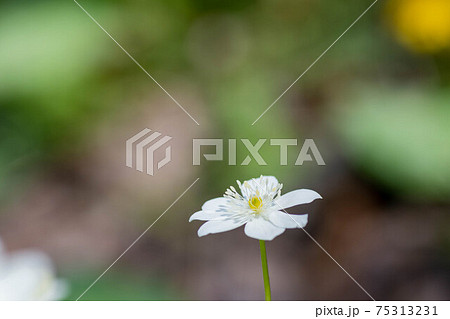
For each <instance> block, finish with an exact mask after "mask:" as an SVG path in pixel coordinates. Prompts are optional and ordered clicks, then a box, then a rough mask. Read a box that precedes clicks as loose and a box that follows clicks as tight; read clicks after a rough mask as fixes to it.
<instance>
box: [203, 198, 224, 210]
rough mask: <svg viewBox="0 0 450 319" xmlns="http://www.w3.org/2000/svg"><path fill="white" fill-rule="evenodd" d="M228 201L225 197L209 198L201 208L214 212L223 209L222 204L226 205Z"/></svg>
mask: <svg viewBox="0 0 450 319" xmlns="http://www.w3.org/2000/svg"><path fill="white" fill-rule="evenodd" d="M228 201H229V199H228V198H225V197H217V198H213V199H210V200H209V201H207V202H206V203H204V204H203V206H202V210H205V211H215V212H217V211H219V210H223V209H224V206H228Z"/></svg>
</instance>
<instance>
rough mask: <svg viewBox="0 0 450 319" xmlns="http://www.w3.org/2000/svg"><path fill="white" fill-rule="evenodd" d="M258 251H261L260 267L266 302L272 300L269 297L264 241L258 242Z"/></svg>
mask: <svg viewBox="0 0 450 319" xmlns="http://www.w3.org/2000/svg"><path fill="white" fill-rule="evenodd" d="M259 249H260V250H261V265H262V271H263V278H264V292H265V295H266V301H270V300H272V298H271V295H270V280H269V267H267V254H266V242H265V241H264V240H260V241H259Z"/></svg>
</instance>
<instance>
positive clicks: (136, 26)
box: [0, 0, 450, 300]
mask: <svg viewBox="0 0 450 319" xmlns="http://www.w3.org/2000/svg"><path fill="white" fill-rule="evenodd" d="M79 2H80V4H81V5H82V6H84V7H85V9H86V10H87V11H88V12H89V13H90V14H91V15H92V16H94V17H95V18H96V19H97V20H98V22H99V23H100V24H101V25H102V26H103V27H104V28H105V29H106V30H108V32H110V33H111V35H112V36H113V37H115V39H116V40H117V41H118V42H119V43H120V44H121V45H122V46H123V47H124V48H126V49H127V50H128V51H129V52H130V54H131V55H132V56H133V57H134V58H135V59H136V60H137V61H139V63H140V64H141V65H142V66H143V67H144V68H146V69H147V70H148V71H149V73H150V74H152V75H153V76H154V77H155V78H156V79H157V80H158V81H159V82H160V83H161V84H162V85H163V86H164V87H165V88H166V89H167V90H168V91H169V92H170V93H171V94H172V95H173V96H174V97H175V98H176V99H177V100H178V101H179V102H180V103H181V104H182V105H183V106H184V107H185V108H186V109H187V110H188V111H189V112H190V113H191V114H192V116H193V117H194V118H195V119H196V120H197V121H198V122H199V123H200V126H197V125H196V124H195V123H194V122H193V121H192V120H191V119H190V118H189V117H188V116H187V115H186V114H185V113H184V112H182V111H181V110H180V109H179V108H178V106H177V105H176V104H175V103H174V102H173V101H172V100H170V98H168V97H167V95H165V93H164V92H163V91H162V90H161V89H160V88H159V87H157V86H156V85H155V83H154V82H153V81H152V80H151V79H150V78H148V77H147V76H146V75H145V73H144V72H142V70H140V69H139V68H138V67H137V66H136V65H135V64H134V63H133V62H132V61H131V60H130V59H129V58H128V57H127V56H126V55H125V54H124V53H123V52H122V51H121V50H120V48H118V47H117V45H116V44H115V43H114V42H113V41H112V40H111V39H110V38H108V36H107V35H106V34H105V33H104V32H103V31H102V30H101V29H100V28H99V27H98V26H97V25H95V24H94V23H93V22H92V20H90V19H89V17H88V16H87V15H86V14H85V13H84V12H83V11H82V10H81V9H80V8H79V7H78V6H77V5H76V4H75V3H74V2H73V1H70V0H67V1H31V0H29V1H25V0H14V1H0V237H1V238H2V240H3V242H4V245H5V247H6V248H7V250H8V251H10V252H14V251H20V250H21V249H28V248H33V249H38V250H41V251H43V252H45V254H47V255H48V256H50V258H51V260H52V261H53V263H54V267H55V269H56V273H57V276H58V277H60V278H63V279H64V280H66V282H67V283H68V290H67V294H66V295H65V297H64V299H67V300H73V299H76V298H77V297H78V296H79V295H80V294H81V293H82V292H83V291H84V290H85V289H86V288H87V287H88V286H89V285H90V284H91V283H92V282H93V281H94V280H95V279H96V278H97V277H98V276H99V275H100V274H101V273H102V272H103V271H104V270H105V269H106V267H108V266H109V265H110V264H111V263H112V262H113V261H114V260H115V259H116V258H117V257H118V256H119V255H120V254H121V253H122V251H124V250H125V249H126V248H127V247H128V246H129V245H130V244H131V242H133V240H134V239H135V238H136V237H138V236H139V234H141V233H142V231H144V230H145V229H146V228H147V227H148V226H149V225H150V224H151V223H152V222H153V221H154V220H155V219H156V218H157V217H158V216H159V215H160V214H161V213H162V212H163V211H164V210H165V209H166V208H167V207H168V206H169V205H170V204H171V203H172V202H173V200H175V198H177V197H178V196H179V195H180V194H181V193H182V192H183V191H184V190H185V189H186V188H187V187H188V186H189V185H190V184H191V183H192V182H193V181H194V180H195V179H196V178H197V177H200V180H199V181H198V183H196V184H195V185H194V186H193V187H192V189H191V190H190V191H189V192H188V193H187V194H186V195H185V196H184V197H183V198H182V199H180V200H179V201H178V202H177V203H176V204H175V205H174V206H173V207H172V208H171V209H170V210H169V211H168V212H167V214H166V215H165V216H164V217H163V218H161V219H160V220H159V221H158V223H157V224H155V226H154V227H153V228H152V229H151V230H150V231H149V232H148V233H147V234H146V235H145V236H144V237H143V238H142V239H141V240H140V241H139V242H138V243H137V244H136V245H135V246H134V247H133V248H132V249H130V251H129V252H128V253H127V254H126V255H124V256H123V257H122V258H121V259H120V260H119V261H118V262H117V263H116V264H115V265H114V267H112V268H111V269H110V271H109V272H107V273H106V274H105V275H104V277H103V278H102V279H101V280H99V281H98V282H97V283H96V284H95V285H94V286H93V287H92V289H90V290H89V291H88V292H87V293H86V294H85V295H84V296H83V298H82V300H260V299H263V294H264V291H263V282H262V274H261V269H260V267H261V266H260V256H259V249H258V241H256V240H253V239H250V238H248V237H246V236H245V235H244V234H243V229H242V228H240V229H238V230H235V231H232V232H226V233H223V234H217V235H210V236H207V237H203V238H198V237H197V235H196V231H197V229H198V227H199V226H200V222H193V223H188V218H189V216H190V215H191V214H192V213H193V212H195V211H197V210H199V209H200V207H201V205H202V203H203V202H205V201H206V200H208V199H210V198H213V197H218V196H221V195H222V193H223V192H224V191H225V189H226V188H227V187H228V186H229V185H235V180H236V179H239V180H245V179H249V178H252V177H256V176H259V175H261V174H264V175H275V176H277V177H278V179H279V180H280V181H282V182H283V183H284V185H285V186H284V191H290V190H292V189H296V188H310V189H314V190H316V191H318V192H319V193H320V194H321V195H322V196H323V197H324V200H322V201H316V202H313V203H311V204H308V205H306V206H303V207H298V208H296V209H294V211H295V212H301V213H310V222H309V224H308V226H307V230H308V231H309V232H310V233H311V234H312V235H313V236H314V237H315V238H316V239H317V241H318V242H320V243H321V244H322V245H323V246H324V247H325V249H327V250H328V252H329V253H330V254H331V255H332V256H333V257H334V258H335V259H336V260H337V261H339V263H340V264H341V265H342V266H343V267H344V268H345V269H346V270H347V271H348V272H349V273H350V274H352V275H353V276H354V277H355V278H356V279H357V280H358V281H359V282H360V283H361V285H362V286H363V287H364V288H365V289H366V290H367V291H369V292H370V293H371V294H372V295H373V297H374V298H375V299H377V300H405V299H411V300H426V299H436V300H442V299H449V298H450V271H449V266H450V236H449V225H450V221H449V209H450V147H449V146H450V60H449V57H450V2H449V1H448V0H384V1H381V0H380V1H379V2H378V3H377V4H375V5H374V6H373V8H372V9H371V10H370V11H369V12H368V13H367V14H366V15H365V16H364V17H363V18H362V19H361V20H360V21H359V22H358V23H357V24H356V25H355V26H354V27H353V28H352V29H351V30H350V31H349V32H348V33H347V34H346V35H345V36H344V37H342V38H341V40H340V41H339V42H338V43H337V44H336V45H335V46H334V47H333V48H332V49H331V50H330V51H329V52H328V53H327V54H326V55H325V56H324V57H323V58H322V59H321V60H320V61H319V62H318V63H317V64H316V65H315V66H314V67H313V68H312V69H311V70H310V71H309V72H308V73H307V74H306V75H305V76H304V77H303V78H302V79H301V80H300V81H299V82H297V83H296V84H295V85H294V86H293V87H292V88H291V90H290V91H289V92H287V93H286V95H285V96H283V97H282V98H281V99H280V100H279V101H278V102H277V103H276V104H275V105H274V106H273V108H272V109H271V110H270V111H268V112H267V113H266V114H265V115H264V116H263V117H262V118H261V119H260V120H259V121H258V122H257V123H256V124H255V125H253V126H252V125H251V123H252V122H253V121H254V120H255V119H256V118H257V117H258V116H259V115H260V114H261V113H262V112H263V111H264V110H265V109H266V108H267V107H268V106H269V105H270V104H271V103H272V102H273V101H274V100H275V99H276V98H277V97H278V96H279V95H280V94H281V93H282V92H283V91H284V90H285V89H286V88H287V87H288V86H289V85H290V84H291V83H292V82H293V81H294V80H295V79H296V78H297V77H298V76H299V75H300V74H301V73H302V72H303V71H304V70H305V69H306V68H307V67H308V66H309V65H310V64H311V63H312V62H313V61H314V60H315V59H316V58H317V57H318V56H319V55H320V54H321V53H322V52H323V51H324V50H325V49H326V48H327V47H328V46H329V45H330V44H331V43H332V42H333V41H334V40H335V39H336V38H337V37H338V36H339V35H340V34H341V33H342V32H343V31H344V30H345V29H346V28H347V27H348V26H349V25H350V24H351V23H352V22H353V21H354V20H355V19H356V18H357V17H358V16H359V15H360V14H361V13H362V12H363V11H364V10H365V9H366V8H367V7H368V6H369V5H370V4H371V1H361V0H346V1H329V0H283V1H278V0H227V1H220V0H169V1H168V0H152V1H144V0H127V1H125V0H123V1H119V0H115V1H111V0H110V1H106V0H105V1H94V0H90V1H86V0H80V1H79ZM145 127H148V128H151V129H152V130H157V131H160V132H162V133H163V134H166V135H170V136H172V137H174V139H173V141H172V151H173V154H172V157H173V161H172V162H171V163H170V164H168V165H167V166H166V167H164V168H163V169H161V170H160V171H158V172H157V174H155V176H152V177H151V176H148V175H146V174H143V173H140V172H138V171H135V170H133V169H131V168H127V167H126V166H125V141H126V140H127V139H128V138H129V137H131V136H132V135H134V134H136V133H137V132H139V131H140V130H142V129H143V128H145ZM192 138H224V139H229V138H237V139H239V138H248V139H250V140H251V141H252V142H256V140H257V139H258V138H298V139H299V140H300V141H303V140H304V139H306V138H313V139H314V141H315V143H316V145H317V147H318V148H319V150H320V152H321V154H322V156H323V158H324V160H325V162H326V164H327V165H326V166H318V165H316V163H314V162H306V163H305V164H304V165H302V166H294V165H293V164H294V161H295V158H296V156H297V155H298V152H299V150H300V145H299V146H298V147H297V148H296V147H291V148H290V149H289V150H290V159H289V165H287V166H280V165H279V160H278V158H279V150H278V147H270V146H269V145H268V142H267V143H266V145H265V146H264V147H263V148H262V151H261V154H263V156H264V158H265V159H266V162H268V165H267V166H257V165H255V163H254V161H252V163H251V164H250V165H248V166H241V165H236V166H228V165H227V163H226V161H224V162H203V163H202V165H200V166H196V167H194V166H192ZM226 146H227V142H226V140H225V147H226ZM246 155H247V153H246V152H245V151H244V149H243V146H242V144H240V145H239V144H238V163H239V162H240V161H242V160H243V158H244V157H245V156H246ZM226 156H227V153H226V148H225V158H226ZM267 249H268V258H269V270H270V275H271V282H272V295H273V298H274V299H277V300H327V299H334V300H353V299H356V300H366V299H368V297H367V296H366V295H365V294H364V292H362V291H361V290H360V289H359V288H358V287H357V286H356V285H355V284H354V283H353V282H352V281H351V280H350V279H349V278H348V277H347V275H346V274H345V273H344V272H343V271H342V270H341V269H340V268H339V267H338V266H337V265H336V264H335V263H334V262H333V261H332V260H331V259H330V258H329V257H328V256H327V255H326V254H324V253H323V252H322V251H321V250H320V249H319V248H318V247H317V246H316V245H315V244H314V243H313V242H312V241H311V240H310V239H309V238H308V237H307V236H306V235H305V234H304V233H303V232H302V231H301V230H298V229H297V230H288V231H286V233H285V234H283V235H282V236H280V237H278V238H276V239H275V240H273V241H272V242H270V243H268V245H267ZM12 289H14V288H12Z"/></svg>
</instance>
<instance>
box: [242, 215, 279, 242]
mask: <svg viewBox="0 0 450 319" xmlns="http://www.w3.org/2000/svg"><path fill="white" fill-rule="evenodd" d="M283 232H284V228H280V227H277V226H275V225H274V224H272V223H271V222H270V221H268V220H265V219H264V218H262V217H260V218H255V219H252V220H250V221H249V222H248V223H247V225H245V234H246V235H247V236H248V237H251V238H255V239H259V240H272V239H274V238H275V237H277V236H278V235H281V234H282V233H283Z"/></svg>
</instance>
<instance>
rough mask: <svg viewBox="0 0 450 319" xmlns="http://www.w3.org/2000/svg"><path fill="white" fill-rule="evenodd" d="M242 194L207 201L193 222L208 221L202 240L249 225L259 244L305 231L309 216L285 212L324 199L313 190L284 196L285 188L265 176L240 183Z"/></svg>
mask: <svg viewBox="0 0 450 319" xmlns="http://www.w3.org/2000/svg"><path fill="white" fill-rule="evenodd" d="M237 183H238V185H239V188H240V189H241V194H242V195H241V194H239V193H238V192H237V191H236V189H235V188H234V187H233V186H230V188H229V189H227V191H226V192H225V194H224V195H223V197H219V198H214V199H211V200H209V201H207V202H206V203H205V204H203V206H202V210H201V211H199V212H196V213H194V214H193V215H192V216H191V218H189V221H193V220H202V221H207V222H206V223H204V224H203V225H202V226H201V227H200V228H199V230H198V236H199V237H202V236H205V235H208V234H215V233H220V232H224V231H228V230H232V229H235V228H238V227H240V226H242V225H244V224H245V229H244V231H245V234H246V235H247V236H249V237H252V238H255V239H259V240H272V239H274V238H275V237H277V236H278V235H281V234H282V233H283V232H284V230H285V229H286V228H302V227H304V226H306V224H307V223H308V215H292V214H287V213H286V212H284V211H283V210H284V209H286V208H289V207H292V206H296V205H300V204H307V203H310V202H312V201H313V200H315V199H319V198H322V197H321V196H320V195H319V194H318V193H316V192H315V191H312V190H309V189H297V190H295V191H292V192H289V193H287V194H284V195H281V189H282V187H283V185H282V184H280V183H278V180H277V179H276V178H275V177H273V176H261V177H260V178H253V179H251V180H248V181H245V182H244V183H242V184H241V183H240V182H239V181H237Z"/></svg>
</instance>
